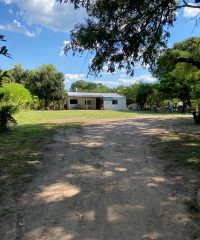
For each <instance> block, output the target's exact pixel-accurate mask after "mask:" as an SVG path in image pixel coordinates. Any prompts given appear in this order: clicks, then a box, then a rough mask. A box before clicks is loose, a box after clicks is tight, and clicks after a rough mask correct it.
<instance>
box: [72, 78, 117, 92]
mask: <svg viewBox="0 0 200 240" xmlns="http://www.w3.org/2000/svg"><path fill="white" fill-rule="evenodd" d="M75 89H77V90H78V91H79V92H111V91H113V90H112V89H111V88H108V87H106V86H105V85H103V84H102V83H94V82H87V81H84V80H78V81H76V82H74V83H72V85H71V90H72V91H73V90H75Z"/></svg>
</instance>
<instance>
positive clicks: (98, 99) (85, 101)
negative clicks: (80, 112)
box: [67, 92, 126, 110]
mask: <svg viewBox="0 0 200 240" xmlns="http://www.w3.org/2000/svg"><path fill="white" fill-rule="evenodd" d="M67 95H68V98H67V108H68V109H86V110H95V109H104V110H126V97H124V96H121V95H119V94H117V93H86V92H68V93H67Z"/></svg>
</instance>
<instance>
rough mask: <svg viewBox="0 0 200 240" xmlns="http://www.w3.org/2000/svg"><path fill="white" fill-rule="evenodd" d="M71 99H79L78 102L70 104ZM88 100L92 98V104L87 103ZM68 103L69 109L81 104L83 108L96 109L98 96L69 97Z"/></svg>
mask: <svg viewBox="0 0 200 240" xmlns="http://www.w3.org/2000/svg"><path fill="white" fill-rule="evenodd" d="M70 99H77V100H78V104H70ZM86 99H87V100H91V101H92V105H87V106H86V105H85V101H86ZM67 105H68V109H69V110H71V109H74V108H76V107H77V106H80V108H81V109H88V110H90V109H96V98H77V97H69V98H68V102H67Z"/></svg>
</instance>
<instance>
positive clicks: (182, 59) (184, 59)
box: [174, 57, 200, 69]
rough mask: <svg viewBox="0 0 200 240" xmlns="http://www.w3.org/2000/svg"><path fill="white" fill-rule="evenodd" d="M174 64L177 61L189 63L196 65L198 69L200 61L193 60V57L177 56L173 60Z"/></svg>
mask: <svg viewBox="0 0 200 240" xmlns="http://www.w3.org/2000/svg"><path fill="white" fill-rule="evenodd" d="M174 63H175V64H177V63H189V64H191V65H193V66H195V67H197V68H198V69H200V61H195V60H194V59H192V58H184V57H180V58H177V59H176V60H175V61H174Z"/></svg>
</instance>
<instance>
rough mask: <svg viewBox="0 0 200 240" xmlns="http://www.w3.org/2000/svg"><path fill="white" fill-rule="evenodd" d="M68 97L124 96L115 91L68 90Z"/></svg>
mask: <svg viewBox="0 0 200 240" xmlns="http://www.w3.org/2000/svg"><path fill="white" fill-rule="evenodd" d="M67 95H68V97H84V98H125V97H124V96H121V95H119V94H117V93H91V92H90V93H88V92H68V93H67Z"/></svg>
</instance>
